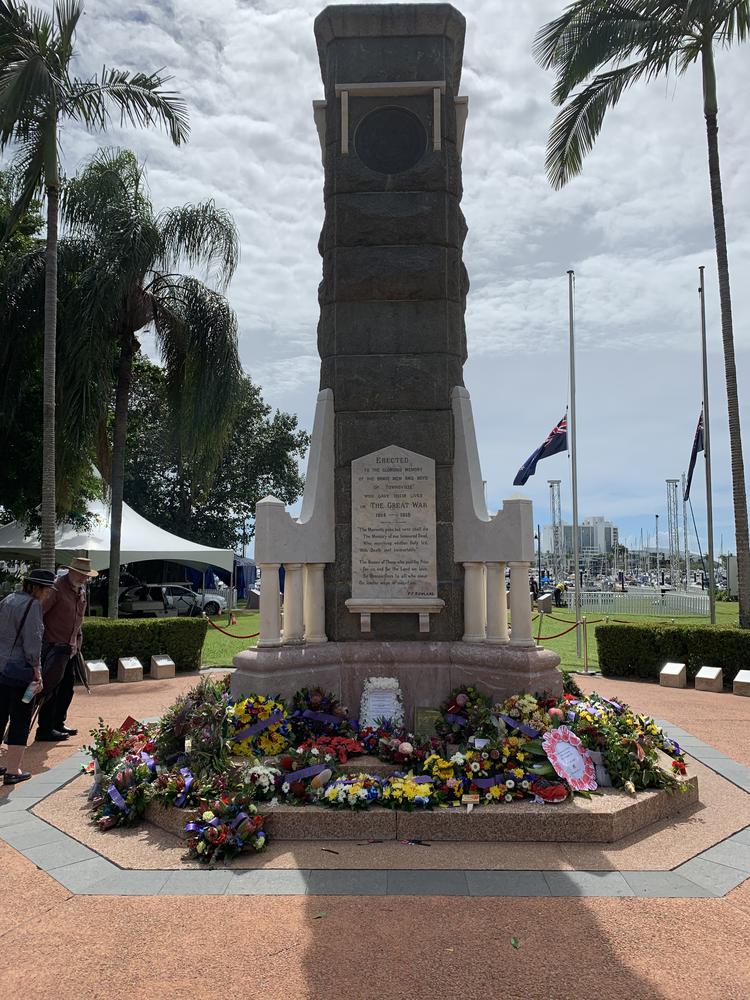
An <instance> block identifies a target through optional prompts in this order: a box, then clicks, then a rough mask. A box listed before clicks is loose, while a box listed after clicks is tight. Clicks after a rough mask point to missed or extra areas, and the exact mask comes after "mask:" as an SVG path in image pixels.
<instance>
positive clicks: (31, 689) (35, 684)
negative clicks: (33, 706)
mask: <svg viewBox="0 0 750 1000" xmlns="http://www.w3.org/2000/svg"><path fill="white" fill-rule="evenodd" d="M40 687H41V685H40V684H39V681H32V682H31V683H30V684H29V686H28V687H27V688H26V690H25V691H24V693H23V697H22V698H21V701H22V702H23V703H24V705H28V703H29V702H30V701H31V699H32V698H33V697H34V696H35V695H36V694H37V693H38V692H39V689H40Z"/></svg>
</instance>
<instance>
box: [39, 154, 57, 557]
mask: <svg viewBox="0 0 750 1000" xmlns="http://www.w3.org/2000/svg"><path fill="white" fill-rule="evenodd" d="M57 216H58V189H57V172H56V170H55V172H54V174H53V175H52V177H51V179H49V181H48V184H47V259H46V266H45V280H44V388H43V394H42V532H41V543H42V552H41V566H42V569H48V570H52V571H53V572H54V570H55V527H56V523H57V509H56V503H55V391H56V389H55V366H56V361H57V357H56V354H57Z"/></svg>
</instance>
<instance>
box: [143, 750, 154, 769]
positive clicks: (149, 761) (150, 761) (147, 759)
mask: <svg viewBox="0 0 750 1000" xmlns="http://www.w3.org/2000/svg"><path fill="white" fill-rule="evenodd" d="M141 760H142V761H143V763H144V764H145V765H146V767H147V768H148V769H149V770H150V771H154V772H156V761H155V760H154V758H153V757H152V756H151V754H149V753H146V751H145V750H141Z"/></svg>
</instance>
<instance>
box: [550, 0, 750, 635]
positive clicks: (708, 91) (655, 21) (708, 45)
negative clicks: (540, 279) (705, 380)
mask: <svg viewBox="0 0 750 1000" xmlns="http://www.w3.org/2000/svg"><path fill="white" fill-rule="evenodd" d="M748 34H750V0H577V2H576V3H572V4H571V5H570V6H569V7H568V8H567V9H566V10H565V12H564V13H563V14H562V15H561V16H560V17H559V18H557V19H556V20H554V21H551V22H550V23H549V24H546V25H545V26H544V27H543V28H542V29H541V30H540V31H539V32H538V34H537V36H536V39H535V42H534V54H535V56H536V58H537V60H538V62H539V63H540V64H541V65H542V66H543V67H545V68H546V69H550V68H553V69H554V70H555V71H556V73H557V78H556V81H555V86H554V88H553V91H552V100H553V102H554V103H555V104H557V105H562V104H565V101H568V103H567V104H565V106H564V107H563V109H562V111H560V113H559V114H558V115H557V117H556V118H555V120H554V122H553V123H552V126H551V128H550V133H549V141H548V144H547V159H546V167H547V176H548V177H549V179H550V183H551V184H552V186H553V187H555V188H561V187H562V186H563V185H564V184H566V183H567V182H568V181H569V180H570V179H571V178H572V177H574V176H575V175H576V174H578V173H580V171H581V169H582V166H583V157H584V156H585V154H586V153H587V152H588V151H589V150H590V149H591V148H592V147H593V145H594V142H595V141H596V137H597V136H598V135H599V132H600V131H601V128H602V124H603V122H604V115H605V112H606V111H607V109H608V108H611V107H614V105H615V104H617V102H618V101H619V100H620V97H621V96H622V94H623V93H624V92H625V91H626V90H627V89H628V87H631V86H632V85H633V84H634V83H637V82H638V81H640V80H652V79H654V78H656V77H658V76H663V75H667V74H668V73H670V72H674V73H675V74H677V75H678V76H680V75H682V74H683V73H685V72H686V70H687V69H688V68H689V67H690V66H692V64H693V63H697V62H700V66H701V71H702V74H703V114H704V116H705V119H706V138H707V141H708V174H709V180H710V185H711V208H712V211H713V221H714V237H715V241H716V261H717V266H718V272H719V302H720V306H721V335H722V341H723V346H724V373H725V379H726V387H727V404H728V410H729V443H730V452H731V463H732V493H733V499H734V524H735V534H736V540H737V569H738V590H739V612H740V626H741V627H742V628H750V539H749V538H748V517H747V496H746V492H745V466H744V461H743V457H742V437H741V434H740V407H739V400H738V396H737V371H736V365H735V358H734V332H733V327H732V300H731V295H730V289H729V259H728V254H727V237H726V227H725V224H724V202H723V197H722V190H721V171H720V168H719V139H718V101H717V96H716V67H715V63H714V50H715V48H716V47H720V48H726V47H728V46H730V45H732V44H735V43H738V42H743V41H745V40H746V38H747V37H748ZM580 84H585V86H584V87H583V88H582V89H581V90H579V91H578V92H577V93H575V94H573V96H572V97H571V96H570V95H571V93H572V91H573V90H574V88H576V87H578V86H579V85H580ZM568 98H570V100H568Z"/></svg>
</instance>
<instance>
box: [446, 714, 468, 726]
mask: <svg viewBox="0 0 750 1000" xmlns="http://www.w3.org/2000/svg"><path fill="white" fill-rule="evenodd" d="M443 718H444V719H445V721H446V722H452V723H455V724H456V725H457V726H465V725H466V723H467V722H468V721H469V720H468V719H467V718H466V716H464V715H453V714H452V713H451V712H445V714H444V715H443Z"/></svg>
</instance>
